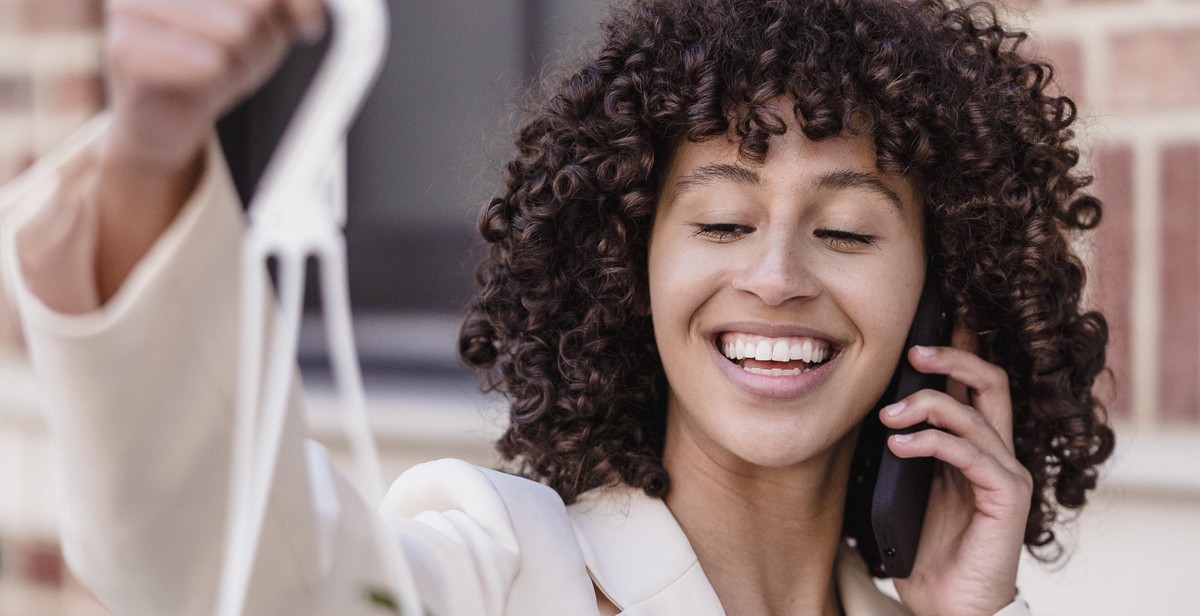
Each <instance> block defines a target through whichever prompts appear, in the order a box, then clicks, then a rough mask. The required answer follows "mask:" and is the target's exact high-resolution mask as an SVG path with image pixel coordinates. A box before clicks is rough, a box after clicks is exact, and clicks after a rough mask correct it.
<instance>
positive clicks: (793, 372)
mask: <svg viewBox="0 0 1200 616" xmlns="http://www.w3.org/2000/svg"><path fill="white" fill-rule="evenodd" d="M815 368H816V366H813V367H811V368H789V369H787V370H784V369H783V368H751V367H749V366H742V370H745V371H746V372H749V373H750V374H761V375H763V376H798V375H800V374H804V373H805V372H811V371H812V370H813V369H815Z"/></svg>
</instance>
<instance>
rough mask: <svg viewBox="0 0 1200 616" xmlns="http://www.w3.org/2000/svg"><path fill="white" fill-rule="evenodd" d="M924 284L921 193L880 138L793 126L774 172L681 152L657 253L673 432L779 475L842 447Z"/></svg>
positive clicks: (770, 161) (775, 151) (723, 152)
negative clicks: (809, 134)
mask: <svg viewBox="0 0 1200 616" xmlns="http://www.w3.org/2000/svg"><path fill="white" fill-rule="evenodd" d="M924 275H925V258H924V249H923V241H922V214H921V207H920V204H919V203H918V201H917V197H916V195H915V191H914V188H913V185H912V183H911V182H910V181H909V180H908V179H906V178H904V177H901V176H897V175H890V174H883V173H881V172H879V171H878V169H876V166H875V149H874V146H873V144H872V143H871V141H870V140H869V139H867V138H863V137H846V138H831V139H826V140H824V141H821V142H812V141H809V140H808V139H806V138H805V137H804V136H803V134H802V133H801V132H800V130H799V129H798V127H797V126H795V125H794V124H793V125H791V126H789V129H788V132H787V133H786V134H785V135H783V136H779V137H775V138H773V139H772V140H771V143H770V150H769V153H768V155H767V158H766V161H765V162H764V164H762V165H753V164H749V163H746V162H743V161H740V160H739V158H738V153H737V146H736V143H734V142H730V141H729V140H727V139H714V140H711V141H708V142H705V143H702V144H694V143H684V144H683V145H682V146H680V147H679V148H678V150H677V151H676V152H675V153H674V159H673V161H672V163H671V166H670V168H669V169H668V172H667V176H666V178H665V181H664V183H663V188H662V193H661V195H660V197H659V203H658V210H657V213H656V217H655V221H654V229H653V231H652V233H651V239H650V254H649V282H650V310H651V315H652V318H653V321H654V332H655V338H656V341H657V343H658V351H659V354H660V355H661V357H662V363H663V367H664V369H665V370H666V375H667V381H668V383H669V398H668V405H667V412H668V417H669V422H670V425H671V427H670V429H669V431H670V432H671V433H677V432H678V431H681V430H682V431H684V432H683V433H682V434H684V435H685V438H687V439H688V440H690V441H692V442H694V443H696V444H697V445H698V446H699V447H701V448H702V449H703V450H704V451H705V452H706V453H707V454H709V456H710V457H712V456H716V457H717V458H716V459H720V460H724V461H727V462H730V463H733V464H738V463H740V462H749V463H751V464H753V465H757V466H767V467H782V466H788V465H793V464H797V463H800V462H802V461H804V460H808V459H811V458H813V457H814V456H815V455H817V454H819V453H821V452H824V451H826V450H828V449H829V448H830V447H832V446H834V445H836V444H838V443H839V442H844V441H845V439H846V437H847V435H849V434H851V433H852V431H853V430H854V428H855V427H856V426H857V425H858V423H859V422H860V421H861V420H862V418H863V416H864V415H865V413H866V412H867V411H868V410H869V409H870V407H871V406H872V405H873V404H874V403H875V401H876V400H877V399H878V398H879V396H880V395H882V393H883V390H884V389H885V388H886V386H887V384H888V381H889V380H890V379H891V376H892V372H893V371H894V369H895V366H896V362H897V361H898V359H899V357H900V352H901V350H902V346H903V344H904V340H905V337H906V335H907V333H908V329H909V325H910V323H911V321H912V316H913V314H914V312H915V310H916V305H917V299H918V297H919V295H920V290H921V285H922V283H923V281H924ZM669 438H674V436H671V437H669ZM730 456H732V457H730Z"/></svg>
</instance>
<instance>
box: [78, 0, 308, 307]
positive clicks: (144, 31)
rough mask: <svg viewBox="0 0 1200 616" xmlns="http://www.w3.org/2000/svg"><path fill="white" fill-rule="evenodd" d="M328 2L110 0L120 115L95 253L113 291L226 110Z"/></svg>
mask: <svg viewBox="0 0 1200 616" xmlns="http://www.w3.org/2000/svg"><path fill="white" fill-rule="evenodd" d="M325 26H326V15H325V10H324V4H323V3H322V2H321V0H109V1H108V4H107V21H106V41H105V52H106V53H105V55H106V58H107V66H108V75H107V77H108V90H109V107H110V110H111V111H112V114H113V121H112V124H111V125H110V127H109V129H108V132H107V133H106V134H105V135H104V137H103V138H102V141H101V143H100V147H99V150H98V153H99V160H98V163H99V176H98V182H99V185H98V186H94V187H93V188H90V189H84V190H83V192H86V193H88V194H95V195H97V198H98V200H99V208H98V209H99V220H98V237H97V252H96V268H95V271H96V272H97V281H96V283H97V290H98V292H99V301H100V302H101V303H103V302H105V301H107V300H108V299H109V298H110V297H112V295H113V294H114V293H116V290H117V289H118V288H119V287H120V285H121V283H122V282H123V281H124V280H125V278H126V277H127V276H128V274H129V272H130V271H131V270H132V269H133V267H134V266H135V265H136V264H137V262H138V261H139V260H140V259H141V258H142V256H143V255H144V254H145V253H146V251H148V250H149V248H150V246H152V245H153V244H154V241H155V240H156V239H157V238H158V236H159V235H160V234H161V233H162V232H163V230H164V229H166V227H167V226H168V225H169V224H170V223H171V221H172V220H174V218H175V215H176V214H177V213H178V212H179V210H180V209H181V207H182V206H183V204H184V203H185V202H186V200H187V197H188V196H189V195H190V194H191V192H192V191H193V190H194V188H195V185H196V182H197V180H198V178H199V177H200V175H201V172H202V170H203V160H204V156H203V154H204V148H205V144H206V143H207V141H208V139H209V138H210V136H211V134H212V131H213V127H214V125H215V124H216V121H217V119H218V118H220V117H221V116H222V115H224V114H225V113H227V112H229V111H230V110H231V109H232V108H233V107H234V106H236V105H237V104H238V103H240V102H241V101H242V100H244V99H245V98H247V97H248V96H249V95H250V94H252V93H253V92H254V91H255V90H257V89H258V88H259V87H260V86H261V85H262V84H263V83H264V82H265V81H266V80H267V79H268V78H269V77H270V76H271V74H272V73H274V71H275V70H276V68H277V67H278V66H279V64H280V63H281V62H282V61H283V58H284V57H285V56H286V54H287V52H288V50H289V48H290V47H291V45H292V43H293V42H294V41H295V40H297V39H299V40H307V41H313V40H315V39H319V38H320V37H321V35H322V33H323V30H324V29H325Z"/></svg>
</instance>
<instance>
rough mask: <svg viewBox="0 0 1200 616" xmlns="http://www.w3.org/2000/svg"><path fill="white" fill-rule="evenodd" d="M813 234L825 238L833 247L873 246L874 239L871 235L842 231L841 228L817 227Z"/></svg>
mask: <svg viewBox="0 0 1200 616" xmlns="http://www.w3.org/2000/svg"><path fill="white" fill-rule="evenodd" d="M814 235H816V236H817V237H819V238H821V239H823V240H825V241H826V242H828V243H829V245H830V246H833V247H834V248H862V247H864V246H874V245H875V239H876V238H875V236H873V235H865V234H862V233H854V232H851V231H843V230H841V229H818V230H817V231H816V233H814Z"/></svg>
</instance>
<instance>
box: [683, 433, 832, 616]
mask: <svg viewBox="0 0 1200 616" xmlns="http://www.w3.org/2000/svg"><path fill="white" fill-rule="evenodd" d="M688 432H689V431H688V430H687V429H686V428H683V427H680V426H679V425H677V424H674V423H672V422H668V429H667V439H666V446H665V448H664V455H663V463H664V465H665V466H666V468H667V471H668V473H670V476H671V489H670V491H669V492H668V493H667V497H666V503H667V507H669V508H670V510H671V512H672V513H673V514H674V516H675V519H676V520H677V521H678V522H679V525H680V526H681V527H682V528H683V530H684V533H686V534H687V536H688V539H689V541H690V542H691V544H692V548H693V549H694V550H695V552H696V555H697V557H699V559H700V564H701V566H702V567H703V568H704V572H705V574H706V575H707V576H708V579H709V582H710V583H711V584H712V586H713V590H715V591H716V593H717V596H718V597H719V598H720V599H721V603H722V604H723V605H724V607H725V611H726V612H727V613H729V614H772V615H779V616H783V615H788V616H792V615H805V616H808V615H818V614H820V615H822V616H832V615H836V614H840V613H841V612H840V608H839V606H838V597H837V592H836V587H835V584H834V559H835V558H836V556H837V551H838V545H839V542H840V537H841V530H842V515H843V509H844V506H845V498H846V478H847V477H848V475H849V463H850V457H851V455H852V454H853V445H854V436H855V435H854V434H851V435H850V436H849V437H848V438H846V439H844V440H843V441H842V442H841V443H839V444H837V445H835V446H833V447H831V448H830V449H829V450H828V451H826V452H824V453H823V454H822V455H820V456H817V457H815V458H813V459H809V460H806V461H804V462H803V463H801V464H798V465H795V466H790V467H787V468H764V467H759V466H753V465H751V464H749V463H746V462H745V461H742V460H736V459H734V456H731V455H729V454H728V453H725V455H724V456H722V455H720V454H715V455H714V452H713V447H712V445H711V444H708V446H705V444H703V443H700V442H697V439H695V438H693V437H692V435H690V434H689V433H688Z"/></svg>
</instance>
